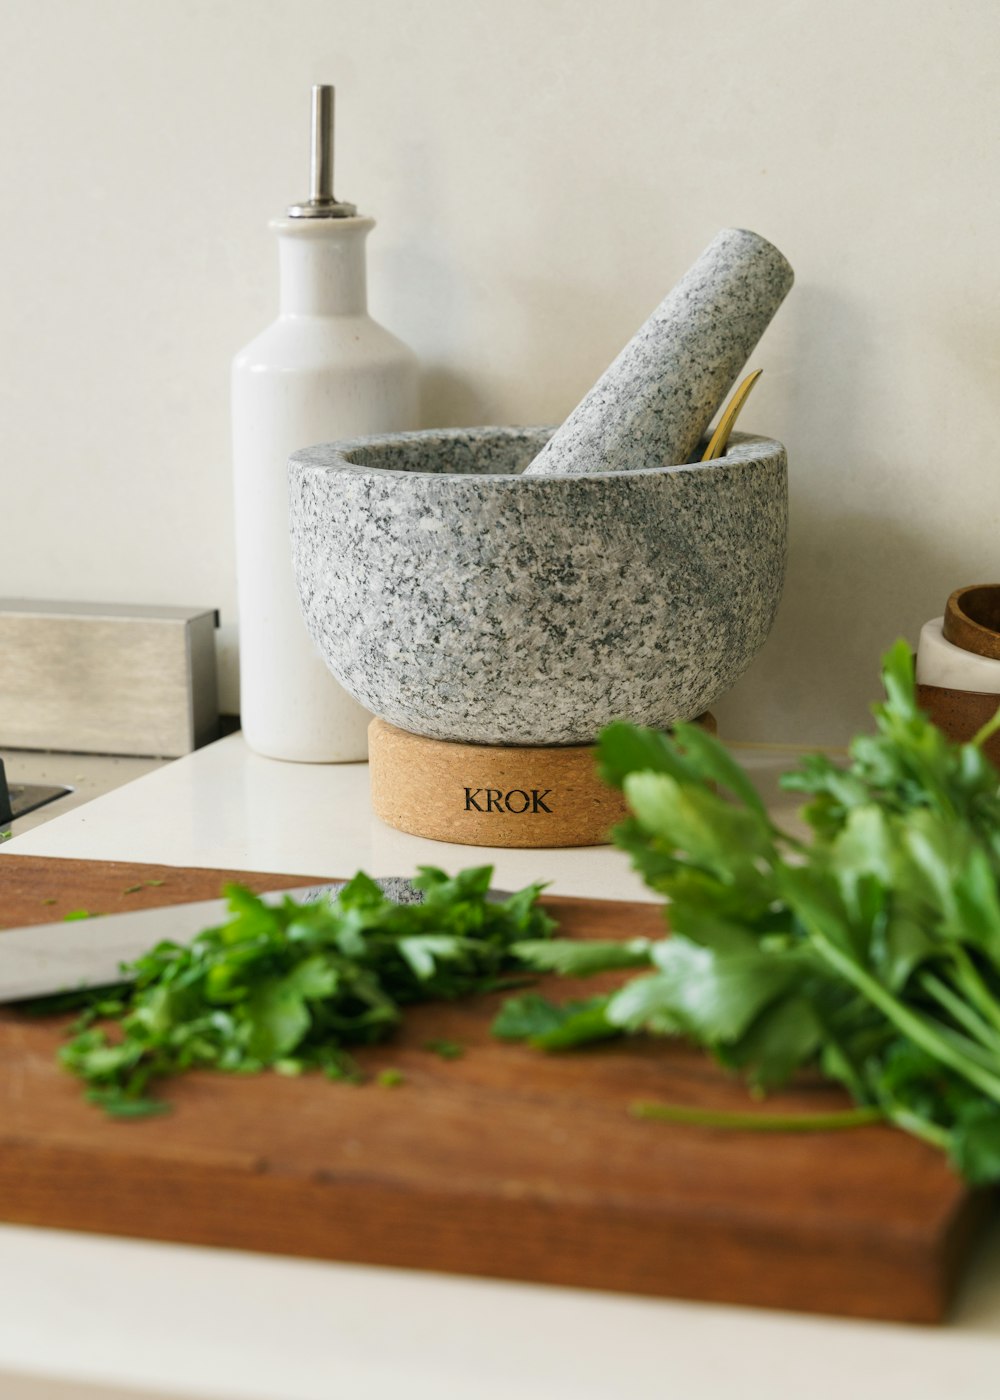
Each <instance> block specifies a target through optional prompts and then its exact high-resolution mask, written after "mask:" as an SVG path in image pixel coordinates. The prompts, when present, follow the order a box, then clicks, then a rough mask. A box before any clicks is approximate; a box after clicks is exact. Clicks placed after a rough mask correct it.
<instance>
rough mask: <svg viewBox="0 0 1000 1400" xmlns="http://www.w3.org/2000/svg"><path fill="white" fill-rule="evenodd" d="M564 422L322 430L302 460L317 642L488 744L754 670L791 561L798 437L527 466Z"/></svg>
mask: <svg viewBox="0 0 1000 1400" xmlns="http://www.w3.org/2000/svg"><path fill="white" fill-rule="evenodd" d="M553 431H554V429H552V428H459V429H450V430H447V431H443V430H435V431H431V432H420V433H393V434H391V435H388V436H384V437H381V436H380V437H368V438H355V439H352V440H349V441H344V442H335V443H326V444H322V445H320V446H317V447H310V448H307V449H306V450H304V451H302V452H296V453H295V455H294V456H293V457H292V458H291V461H290V462H289V485H290V500H291V532H292V552H293V557H294V564H295V574H296V578H297V581H298V587H299V594H300V597H301V601H302V608H303V612H304V614H305V618H306V622H307V624H308V627H309V631H310V633H311V635H312V638H313V640H314V642H315V643H316V645H317V647H318V648H319V650H320V652H321V654H322V656H323V658H324V660H325V661H326V663H327V665H328V666H329V668H330V670H331V671H332V672H333V674H334V675H335V676H336V678H337V679H338V680H339V681H340V683H341V684H342V685H343V686H344V687H345V688H346V689H347V690H348V691H349V692H350V694H351V695H353V696H354V698H355V699H356V700H359V701H360V702H361V704H362V705H364V706H365V708H366V709H368V710H371V711H372V712H373V713H374V714H376V715H380V716H382V718H383V719H387V720H388V721H389V722H390V723H391V724H395V725H398V726H399V727H400V728H402V729H408V730H410V731H411V732H412V733H414V734H423V735H428V736H429V737H431V738H434V739H452V740H460V741H464V742H466V743H479V744H517V745H521V744H582V743H590V742H592V741H593V740H594V739H595V738H596V737H597V735H598V733H599V731H600V729H601V728H602V726H603V725H605V724H607V723H608V722H609V721H610V720H613V719H629V720H634V721H636V722H638V723H641V724H649V725H657V726H667V725H669V724H672V723H673V722H674V721H675V720H682V719H691V718H693V717H694V716H695V715H698V714H700V713H701V712H702V711H703V710H705V709H707V708H708V706H710V705H711V704H712V703H713V702H714V701H716V700H717V699H718V698H719V697H720V696H721V695H723V694H725V692H726V691H727V690H729V689H730V688H731V686H732V685H733V684H734V683H735V682H736V681H737V680H738V679H739V677H740V676H741V675H742V674H743V672H744V671H745V670H746V668H747V666H749V664H750V662H751V661H752V660H753V658H754V656H755V655H756V653H757V652H758V650H759V649H760V647H761V646H762V645H763V643H764V640H765V639H766V637H767V635H768V632H769V631H770V629H771V624H772V622H773V620H774V615H775V611H776V609H777V606H778V600H779V598H780V595H781V586H782V582H783V579H784V571H785V542H786V528H787V515H788V504H787V478H786V458H785V449H784V448H783V447H782V446H781V444H780V443H778V442H773V441H771V440H770V439H768V438H761V437H750V436H747V435H745V434H735V435H734V437H733V439H732V442H731V445H730V448H729V451H728V453H727V455H726V456H725V457H722V458H719V459H718V460H716V461H713V462H707V463H704V464H702V463H697V464H692V465H689V466H679V467H663V468H654V469H649V470H643V471H635V472H629V471H618V472H606V473H596V474H592V475H585V476H550V477H548V476H531V477H523V476H519V475H518V473H519V472H520V471H521V469H522V468H523V467H524V466H525V465H526V464H527V463H528V462H529V461H531V459H532V458H533V457H534V456H535V454H536V453H537V452H538V450H539V449H540V448H541V446H542V445H543V443H545V442H546V441H547V440H548V438H549V437H550V436H551V434H552V432H553Z"/></svg>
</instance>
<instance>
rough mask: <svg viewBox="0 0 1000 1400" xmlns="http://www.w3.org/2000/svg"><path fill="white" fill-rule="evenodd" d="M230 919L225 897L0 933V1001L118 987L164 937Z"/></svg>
mask: <svg viewBox="0 0 1000 1400" xmlns="http://www.w3.org/2000/svg"><path fill="white" fill-rule="evenodd" d="M344 883H345V882H344V881H343V880H338V881H336V882H334V883H331V884H328V885H306V886H303V887H301V888H299V889H290V890H271V891H269V892H268V893H267V894H262V895H261V896H260V898H261V899H263V900H264V902H265V903H266V904H280V902H281V900H282V899H283V898H284V896H285V895H292V896H293V897H294V898H295V899H297V900H299V901H301V902H305V903H312V902H314V901H316V900H318V899H322V898H323V897H324V896H325V895H328V894H336V892H337V891H338V890H340V889H343V886H344ZM377 883H378V884H379V885H380V886H381V887H382V889H383V890H384V892H385V893H386V894H387V895H388V896H389V898H390V899H394V900H395V901H396V903H398V904H402V903H410V902H413V901H414V896H415V895H416V894H417V893H418V892H417V891H415V890H413V887H412V885H410V882H409V881H408V880H402V879H394V878H393V879H386V880H379V881H377ZM420 897H421V898H422V897H423V896H420ZM231 917H232V915H231V912H230V909H229V905H228V902H227V901H226V900H225V899H203V900H198V901H196V902H194V903H190V904H166V905H161V906H160V907H159V908H157V909H133V910H130V911H129V912H127V913H123V914H101V915H98V916H96V917H94V918H92V919H73V920H71V921H69V922H66V920H60V921H59V922H57V923H51V924H29V925H27V926H26V927H24V928H9V929H2V930H0V1003H3V1002H8V1001H24V1000H25V999H26V998H28V997H44V996H52V995H57V994H59V993H60V992H76V991H81V990H83V989H84V988H87V987H106V986H108V985H109V984H111V983H113V982H121V981H122V980H123V978H122V972H121V964H122V963H129V962H133V961H134V960H135V959H136V958H138V957H141V956H142V954H143V953H145V952H147V951H148V950H149V949H150V948H152V947H154V946H155V945H156V944H157V943H160V942H162V941H163V940H164V939H169V940H170V941H171V942H173V943H190V942H191V940H192V939H193V938H195V937H196V936H197V935H198V934H199V933H201V931H202V930H203V929H207V928H216V927H217V926H218V925H219V924H224V923H226V922H227V921H228V920H229V919H230V918H231Z"/></svg>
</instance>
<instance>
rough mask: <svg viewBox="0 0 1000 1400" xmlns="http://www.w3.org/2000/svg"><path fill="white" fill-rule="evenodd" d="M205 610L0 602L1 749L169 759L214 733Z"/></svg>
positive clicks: (213, 622) (209, 616) (210, 629)
mask: <svg viewBox="0 0 1000 1400" xmlns="http://www.w3.org/2000/svg"><path fill="white" fill-rule="evenodd" d="M217 625H218V614H217V613H216V612H215V611H214V610H213V609H211V608H209V609H205V608H171V607H139V606H129V605H126V604H99V603H44V602H24V601H21V600H16V601H12V600H0V747H5V748H18V749H54V750H57V751H58V750H62V751H66V752H72V753H107V754H142V755H151V756H154V755H155V756H160V757H164V758H174V757H177V756H179V755H181V754H185V753H190V752H191V750H192V749H195V748H198V747H199V746H200V745H202V744H205V743H208V742H210V741H211V740H212V739H215V738H217V737H218V733H219V704H218V690H217V682H216V666H215V628H216V627H217Z"/></svg>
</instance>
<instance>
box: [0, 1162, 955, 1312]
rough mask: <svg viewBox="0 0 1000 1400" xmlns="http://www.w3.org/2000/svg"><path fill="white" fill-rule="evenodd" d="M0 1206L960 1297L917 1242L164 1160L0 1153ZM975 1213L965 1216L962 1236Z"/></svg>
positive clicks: (494, 1261) (723, 1278)
mask: <svg viewBox="0 0 1000 1400" xmlns="http://www.w3.org/2000/svg"><path fill="white" fill-rule="evenodd" d="M0 1203H2V1205H0V1214H2V1216H3V1219H4V1220H5V1221H6V1222H7V1223H10V1224H17V1225H29V1226H30V1225H35V1226H42V1227H45V1228H48V1229H53V1228H54V1229H71V1230H74V1231H78V1232H82V1233H96V1234H102V1235H111V1236H119V1237H125V1238H137V1237H138V1238H144V1239H157V1240H162V1241H164V1242H168V1243H175V1244H191V1245H198V1246H207V1247H214V1248H227V1249H244V1250H251V1251H254V1252H259V1253H265V1254H275V1255H285V1256H291V1257H295V1258H307V1259H321V1260H329V1261H335V1262H339V1263H361V1264H366V1265H382V1266H389V1267H395V1268H403V1269H413V1270H419V1271H421V1272H433V1273H449V1274H459V1275H467V1276H473V1277H487V1278H494V1279H502V1280H508V1281H521V1282H527V1283H531V1284H554V1285H559V1286H564V1287H574V1288H586V1289H593V1290H597V1291H601V1292H609V1293H627V1294H632V1295H637V1294H638V1295H640V1296H653V1297H664V1298H679V1299H687V1300H691V1301H698V1302H712V1303H730V1304H735V1305H740V1306H753V1307H762V1308H769V1309H779V1310H783V1311H796V1312H803V1313H813V1314H821V1315H829V1314H834V1315H836V1316H840V1317H851V1318H865V1319H871V1320H879V1321H889V1322H908V1323H925V1324H926V1323H937V1322H940V1321H942V1319H943V1318H944V1316H945V1315H946V1312H947V1308H948V1305H949V1302H950V1299H951V1295H952V1288H953V1283H954V1279H953V1278H950V1277H948V1273H949V1272H950V1271H945V1270H942V1268H941V1261H940V1259H939V1258H938V1257H937V1250H936V1248H935V1247H933V1246H929V1245H928V1243H927V1242H926V1241H921V1240H914V1241H912V1242H909V1243H905V1242H897V1245H896V1247H895V1249H894V1250H893V1253H892V1254H891V1255H885V1254H882V1255H873V1253H872V1251H871V1250H870V1249H867V1248H866V1242H865V1241H864V1239H863V1238H858V1237H857V1236H853V1235H851V1234H848V1235H846V1236H840V1235H838V1233H837V1231H836V1229H835V1222H831V1228H830V1229H829V1230H817V1231H816V1232H815V1234H814V1235H813V1237H812V1238H809V1237H807V1236H806V1235H804V1234H803V1235H801V1236H800V1237H799V1238H797V1239H796V1240H795V1242H794V1244H788V1246H787V1250H785V1251H783V1250H782V1249H776V1247H775V1240H774V1238H773V1236H772V1235H771V1234H770V1232H769V1231H767V1230H766V1229H763V1228H761V1227H759V1226H758V1227H757V1228H753V1227H750V1226H743V1227H740V1226H739V1225H736V1226H734V1222H733V1220H732V1218H730V1217H727V1218H725V1219H720V1220H717V1221H712V1220H711V1219H707V1218H705V1217H704V1216H701V1217H693V1218H691V1219H683V1218H680V1217H674V1218H673V1219H671V1220H670V1221H669V1222H667V1223H666V1224H664V1222H663V1221H662V1220H658V1221H657V1222H656V1225H657V1228H652V1227H651V1225H652V1222H649V1221H646V1220H644V1219H643V1218H642V1217H641V1216H636V1215H635V1214H630V1213H628V1212H626V1211H622V1210H614V1209H612V1208H609V1207H607V1206H604V1207H602V1208H590V1207H586V1206H578V1205H572V1204H567V1203H565V1202H563V1203H560V1204H559V1205H558V1206H555V1205H551V1204H548V1203H546V1202H543V1201H538V1200H517V1199H511V1200H498V1199H496V1198H495V1197H492V1196H491V1197H490V1198H489V1199H486V1198H479V1197H477V1196H474V1195H462V1194H455V1193H452V1192H448V1191H441V1192H440V1193H437V1194H431V1193H428V1192H425V1191H421V1192H419V1193H417V1192H407V1191H405V1190H402V1189H400V1188H398V1187H392V1186H386V1185H384V1184H378V1183H375V1184H373V1183H371V1182H359V1183H352V1182H350V1181H344V1180H339V1181H336V1182H333V1181H324V1180H315V1179H314V1180H312V1181H308V1182H303V1181H301V1180H299V1179H296V1178H292V1177H285V1178H282V1177H280V1176H275V1175H274V1174H272V1173H269V1172H267V1171H262V1172H258V1173H256V1174H252V1175H249V1176H248V1174H247V1173H245V1172H242V1171H234V1170H232V1169H227V1168H222V1167H219V1166H213V1165H211V1164H195V1163H177V1162H172V1163H171V1164H170V1170H169V1175H168V1176H167V1175H164V1176H160V1175H159V1174H158V1173H157V1172H156V1170H155V1168H153V1167H152V1164H149V1163H143V1162H142V1161H141V1160H139V1161H136V1160H129V1159H120V1160H119V1161H117V1162H115V1163H114V1164H113V1167H111V1166H110V1165H109V1163H107V1162H106V1161H104V1162H97V1161H95V1160H94V1158H93V1157H92V1156H91V1155H90V1154H87V1153H81V1152H73V1151H66V1150H62V1149H52V1148H41V1147H37V1146H32V1145H25V1146H24V1147H23V1148H22V1149H21V1150H17V1148H16V1145H14V1144H8V1145H7V1146H6V1147H5V1148H3V1149H0ZM151 1208H152V1209H153V1211H154V1213H155V1226H154V1227H153V1228H152V1229H151V1228H150V1224H149V1220H150V1211H151ZM979 1209H980V1207H979V1206H978V1205H975V1204H973V1203H971V1202H970V1204H969V1206H968V1213H969V1216H970V1220H969V1222H968V1225H969V1228H971V1227H972V1225H973V1224H974V1219H973V1217H975V1216H977V1215H978V1212H979ZM810 1233H812V1232H810ZM597 1241H599V1242H600V1244H599V1247H598V1246H597V1244H596V1243H595V1242H597ZM428 1259H432V1260H433V1261H434V1262H433V1264H431V1265H428V1262H427V1261H428ZM762 1259H766V1260H767V1265H766V1267H761V1260H762Z"/></svg>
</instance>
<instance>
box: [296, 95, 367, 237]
mask: <svg viewBox="0 0 1000 1400" xmlns="http://www.w3.org/2000/svg"><path fill="white" fill-rule="evenodd" d="M333 96H334V90H333V88H332V87H331V86H330V84H329V83H317V84H316V85H315V86H314V87H313V90H312V151H311V159H310V167H309V198H308V199H307V200H305V201H304V202H303V203H301V204H292V205H289V208H288V217H289V218H290V219H349V218H350V217H351V216H352V215H354V214H356V213H357V212H358V211H357V206H356V205H354V204H345V203H343V202H342V201H341V200H338V199H336V198H335V197H334V193H333Z"/></svg>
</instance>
